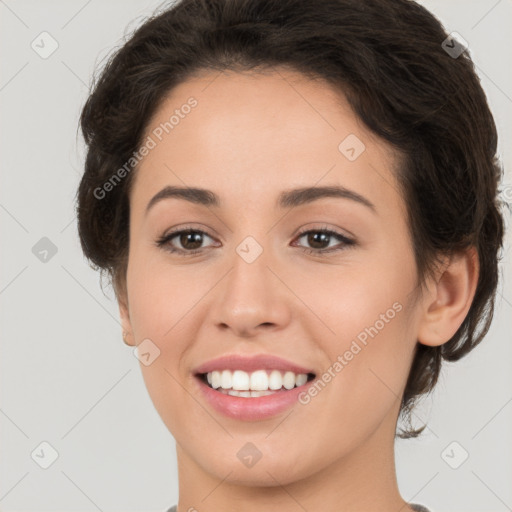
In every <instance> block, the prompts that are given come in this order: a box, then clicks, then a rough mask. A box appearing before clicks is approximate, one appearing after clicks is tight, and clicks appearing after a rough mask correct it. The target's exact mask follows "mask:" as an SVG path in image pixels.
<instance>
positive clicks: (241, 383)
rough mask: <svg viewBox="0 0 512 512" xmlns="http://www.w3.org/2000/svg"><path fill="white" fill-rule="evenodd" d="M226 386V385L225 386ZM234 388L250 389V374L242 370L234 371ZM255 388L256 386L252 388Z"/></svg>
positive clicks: (240, 389)
mask: <svg viewBox="0 0 512 512" xmlns="http://www.w3.org/2000/svg"><path fill="white" fill-rule="evenodd" d="M223 387H224V386H223ZM231 387H232V388H233V389H237V390H239V391H246V390H248V389H249V374H248V373H245V372H242V371H240V370H235V371H234V372H233V380H232V386H231ZM252 389H254V388H252Z"/></svg>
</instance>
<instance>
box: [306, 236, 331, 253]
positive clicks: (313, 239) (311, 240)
mask: <svg viewBox="0 0 512 512" xmlns="http://www.w3.org/2000/svg"><path fill="white" fill-rule="evenodd" d="M329 236H330V235H328V234H327V233H310V234H309V235H308V243H309V244H310V245H311V246H313V247H315V248H320V249H321V248H322V247H318V245H315V244H320V246H322V244H324V243H325V242H326V238H328V237H329ZM319 237H321V238H323V240H320V241H319V240H318V239H319Z"/></svg>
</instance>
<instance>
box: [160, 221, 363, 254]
mask: <svg viewBox="0 0 512 512" xmlns="http://www.w3.org/2000/svg"><path fill="white" fill-rule="evenodd" d="M190 233H200V234H202V235H206V236H208V237H209V238H213V237H211V236H210V235H209V234H208V233H206V232H205V231H202V230H200V229H193V228H182V229H179V230H176V231H171V232H170V233H168V234H166V235H164V236H162V237H160V238H159V239H158V240H157V241H156V245H157V246H158V247H160V248H161V249H163V250H165V251H167V252H170V253H178V254H182V255H183V256H193V255H195V254H198V253H200V252H201V251H203V249H204V248H201V249H193V250H191V251H187V250H184V249H176V248H174V247H172V246H171V245H170V244H169V242H170V241H171V240H172V239H173V238H176V237H177V236H178V235H182V234H190ZM310 233H323V234H325V235H329V236H332V237H334V238H337V239H338V240H339V241H340V242H341V243H342V246H341V247H337V248H329V249H309V248H307V247H303V248H302V250H303V252H305V253H306V254H315V255H317V256H327V255H328V254H330V253H336V252H339V251H343V250H345V249H347V248H349V247H350V246H353V245H355V244H356V242H355V240H352V239H350V238H348V237H346V236H345V235H342V234H341V233H338V232H337V231H333V230H331V229H328V228H326V227H325V228H321V229H308V230H305V231H301V232H300V233H298V234H297V236H296V238H297V239H300V238H302V237H303V236H304V235H308V234H310ZM329 242H330V240H329Z"/></svg>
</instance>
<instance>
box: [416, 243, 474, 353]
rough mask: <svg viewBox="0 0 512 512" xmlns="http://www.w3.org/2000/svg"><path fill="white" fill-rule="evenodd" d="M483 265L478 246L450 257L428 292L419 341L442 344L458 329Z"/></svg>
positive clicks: (464, 316)
mask: <svg viewBox="0 0 512 512" xmlns="http://www.w3.org/2000/svg"><path fill="white" fill-rule="evenodd" d="M479 268H480V267H479V262H478V253H477V251H476V248H475V247H474V246H471V247H470V248H469V249H467V250H465V251H463V252H461V253H457V254H454V255H453V256H451V257H450V258H449V260H448V262H447V264H445V265H444V267H443V270H442V271H441V273H440V276H439V275H438V277H437V279H436V280H434V281H433V282H432V283H431V284H430V286H429V292H428V293H427V294H426V300H425V303H424V304H425V308H424V312H423V315H422V317H421V319H420V324H419V330H418V341H419V343H422V344H423V345H429V346H432V347H434V346H439V345H442V344H443V343H446V342H447V341H448V340H450V339H451V338H452V336H453V335H454V334H455V333H456V332H457V330H458V328H459V327H460V326H461V324H462V322H463V321H464V319H465V318H466V315H467V313H468V311H469V308H470V307H471V303H472V302H473V297H474V296H475V291H476V285H477V283H478V274H479Z"/></svg>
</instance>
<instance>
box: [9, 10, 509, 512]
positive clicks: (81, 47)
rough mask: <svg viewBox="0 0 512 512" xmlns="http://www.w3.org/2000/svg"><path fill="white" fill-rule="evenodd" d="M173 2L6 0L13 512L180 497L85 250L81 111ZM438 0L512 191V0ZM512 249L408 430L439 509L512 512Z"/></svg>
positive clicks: (405, 450) (157, 502) (412, 476)
mask: <svg viewBox="0 0 512 512" xmlns="http://www.w3.org/2000/svg"><path fill="white" fill-rule="evenodd" d="M159 4H160V2H154V1H135V0H130V1H126V0H123V1H121V0H116V1H114V0H109V1H103V2H101V1H99V0H92V1H91V0H89V1H85V0H73V1H66V2H65V1H63V0H62V1H53V2H50V1H46V2H41V1H35V0H31V1H29V0H26V1H21V0H18V1H16V0H0V16H1V18H0V23H1V25H0V26H1V30H0V37H1V43H0V51H1V62H2V66H1V71H0V104H1V118H0V119H1V123H0V129H1V134H0V137H1V141H2V146H1V148H2V151H1V159H0V160H1V164H2V172H1V183H0V223H1V229H2V241H3V243H2V250H1V273H0V315H1V324H0V325H1V343H2V352H1V358H0V379H1V381H0V384H1V386H0V398H1V403H0V429H1V430H0V434H1V440H0V510H2V511H4V512H14V511H27V512H28V511H57V510H63V511H64V510H66V511H94V510H102V511H105V512H110V511H121V510H123V511H162V512H163V511H164V510H166V508H167V507H169V506H171V505H173V504H174V503H176V502H177V498H178V485H177V469H176V460H175V448H174V440H173V438H172V436H171V435H170V433H169V432H168V431H167V429H166V427H165V426H164V424H163V423H162V421H161V419H160V417H159V416H158V414H157V413H156V411H155V409H154V408H153V405H152V403H151V401H150V398H149V396H148V394H147V391H146V388H145V386H144V382H143V380H142V377H141V373H140V369H139V362H138V361H137V359H136V358H135V357H134V356H133V354H132V352H131V348H129V347H127V346H125V345H124V344H123V342H122V340H121V329H120V326H119V323H118V321H117V318H118V310H117V304H116V303H115V301H114V300H113V294H112V292H111V291H110V290H109V289H107V291H106V293H107V295H108V297H106V296H105V295H104V294H103V293H102V291H101V288H100V285H99V275H98V274H97V273H95V272H94V271H93V270H91V269H90V268H89V267H88V266H87V263H86V261H85V260H84V258H83V256H82V253H81V251H80V248H79V243H78V239H77V232H76V219H75V217H74V195H75V190H76V187H77V185H78V181H79V177H80V174H81V168H82V162H83V155H84V149H83V145H82V140H81V138H80V136H78V135H77V122H78V116H79V111H80V108H81V106H82V104H83V102H84V100H85V98H86V97H87V93H88V84H89V83H90V80H91V77H92V72H93V70H94V69H95V66H96V65H97V64H99V63H100V62H101V59H103V58H104V57H105V56H106V55H107V54H109V53H110V51H111V50H112V49H113V48H114V47H117V46H119V45H120V44H122V38H123V35H124V34H125V33H128V32H131V31H132V30H133V29H134V28H135V27H137V26H138V25H139V24H140V23H141V22H142V21H143V19H144V17H146V16H148V15H150V14H151V13H152V11H153V9H154V8H156V7H157V6H158V5H159ZM423 4H424V5H425V6H426V7H428V8H429V9H430V10H432V11H433V12H434V13H435V14H436V15H437V16H438V17H439V18H440V19H441V21H442V22H443V24H444V25H445V27H446V29H447V30H448V32H452V31H456V32H458V33H460V34H461V35H462V36H463V37H464V38H465V39H466V41H468V43H469V48H470V53H471V55H472V57H473V58H474V60H475V62H476V65H477V67H478V72H479V75H480V77H481V80H482V85H483V87H484V89H485V91H486V93H487V95H488V98H489V101H490V104H491V108H492V110H493V112H494V115H495V119H496V122H497V125H498V129H499V132H500V137H501V139H500V153H501V156H502V159H503V161H504V164H505V168H506V169H507V170H508V172H509V174H508V177H507V178H506V179H505V187H506V189H505V193H504V199H506V200H507V201H508V202H509V203H512V194H511V192H512V179H511V177H510V168H511V149H510V145H507V144H506V142H508V143H509V142H510V140H511V129H512V123H511V118H512V116H511V111H512V73H511V65H510V63H511V48H512V36H511V30H510V26H511V21H512V2H511V1H510V0H501V1H495V0H478V1H476V0H472V1H462V0H459V1H454V0H450V1H449V2H448V1H443V0H428V1H424V2H423ZM43 31H47V32H49V33H50V34H51V35H52V37H53V38H54V39H55V40H56V41H57V42H58V45H59V47H58V49H57V50H56V51H55V53H53V54H52V55H51V56H50V57H49V58H47V59H42V58H41V57H40V56H39V55H38V54H37V53H36V52H35V51H34V50H33V49H32V48H31V42H32V41H33V40H34V39H36V38H37V36H38V35H39V34H40V33H41V32H43ZM440 43H441V42H440ZM509 223H510V215H507V225H508V224H509ZM42 237H48V238H49V239H50V240H51V241H52V242H53V243H54V244H55V245H56V247H57V249H58V252H57V254H56V255H55V256H53V257H52V258H51V259H49V261H47V262H46V263H43V262H41V261H40V260H39V259H38V258H36V256H35V255H34V254H33V253H32V247H33V246H34V245H35V244H36V243H37V242H38V241H39V240H40V239H41V238H42ZM509 248H510V235H508V238H507V241H506V247H505V258H504V261H503V265H502V271H503V275H504V281H502V283H501V284H500V292H499V295H498V300H497V306H496V317H495V320H494V323H493V327H492V329H491V331H490V333H489V335H488V337H487V338H486V340H485V341H484V342H483V344H482V345H481V346H480V347H478V348H477V349H476V350H474V352H472V353H471V354H470V355H469V356H468V357H467V358H466V359H464V360H462V361H459V362H458V363H456V364H454V365H453V366H450V367H448V366H446V367H445V370H444V371H443V374H442V376H441V381H440V383H439V385H438V387H437V389H436V391H435V393H434V394H433V397H432V399H430V398H429V399H427V400H425V401H424V402H423V405H422V406H421V408H419V409H418V411H417V416H416V418H417V419H418V424H420V422H421V420H423V419H428V421H429V430H427V431H426V433H425V434H424V435H423V436H422V437H421V438H420V439H419V440H409V441H398V442H397V449H396V453H397V472H398V477H399V484H400V490H401V492H402V495H403V496H404V498H405V499H407V500H409V501H413V502H419V503H424V504H426V505H428V506H429V507H431V509H432V510H433V511H434V512H448V511H450V512H457V511H460V512H462V511H464V512H476V511H485V512H490V511H496V512H502V511H506V510H512V485H511V482H512V429H511V426H512V372H511V371H510V370H511V361H512V344H511V343H510V341H511V334H510V333H511V322H510V317H511V313H512V292H511V288H510V271H509V267H510V251H509ZM505 270H506V272H505ZM43 441H46V442H48V443H50V444H51V445H52V446H53V447H54V448H55V449H56V450H57V452H58V454H59V456H58V459H57V460H56V461H55V462H54V463H53V464H52V465H51V466H50V467H49V468H48V469H42V468H41V467H40V466H39V465H38V464H36V462H35V461H34V460H33V458H32V457H31V453H32V452H33V451H34V450H35V449H36V448H38V447H39V445H40V443H41V442H43ZM453 441H456V442H457V443H459V445H460V447H459V445H457V446H456V447H455V449H454V451H451V449H449V450H448V456H449V457H448V458H449V459H450V460H451V461H453V460H455V461H457V459H458V458H460V457H461V453H462V449H464V450H466V451H467V452H468V453H469V458H468V459H467V460H466V461H465V462H464V464H462V465H461V466H460V467H459V468H458V469H452V468H451V467H450V466H449V465H448V464H447V463H446V461H445V460H447V456H446V452H445V457H444V458H443V457H442V455H441V454H442V453H443V451H444V450H445V448H446V447H447V446H448V445H450V443H452V442H453ZM461 447H462V448H461ZM43 451H44V450H43ZM38 453H40V452H38ZM47 453H48V451H46V454H47ZM45 456H46V455H45ZM452 464H453V462H452ZM311 512H312V511H311Z"/></svg>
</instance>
